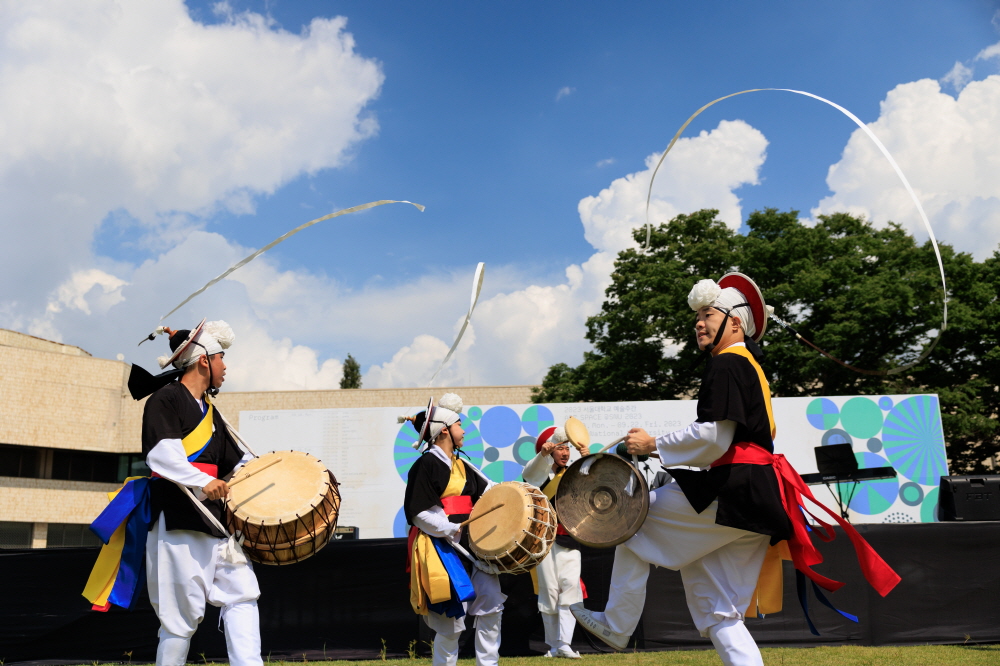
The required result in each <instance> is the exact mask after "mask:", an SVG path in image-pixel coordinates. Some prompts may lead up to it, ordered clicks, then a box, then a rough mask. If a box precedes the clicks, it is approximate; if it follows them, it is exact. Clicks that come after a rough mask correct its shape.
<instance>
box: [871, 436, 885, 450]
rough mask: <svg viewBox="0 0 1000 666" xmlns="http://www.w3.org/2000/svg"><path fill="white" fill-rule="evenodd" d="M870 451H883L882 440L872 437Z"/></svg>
mask: <svg viewBox="0 0 1000 666" xmlns="http://www.w3.org/2000/svg"><path fill="white" fill-rule="evenodd" d="M868 450H869V451H871V452H872V453H878V452H879V451H881V450H882V440H881V439H879V438H878V437H872V438H871V439H869V440H868Z"/></svg>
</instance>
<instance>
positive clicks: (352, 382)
mask: <svg viewBox="0 0 1000 666" xmlns="http://www.w3.org/2000/svg"><path fill="white" fill-rule="evenodd" d="M340 388H342V389H359V388H361V365H360V364H359V363H358V362H357V361H355V360H354V357H353V356H351V355H350V354H348V355H347V359H345V360H344V376H343V377H341V378H340Z"/></svg>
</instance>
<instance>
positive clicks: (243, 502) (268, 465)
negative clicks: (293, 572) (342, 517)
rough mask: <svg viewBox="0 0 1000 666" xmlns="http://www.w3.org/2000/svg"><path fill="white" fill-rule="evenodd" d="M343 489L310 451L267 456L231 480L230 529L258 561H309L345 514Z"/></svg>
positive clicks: (228, 515)
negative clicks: (341, 497)
mask: <svg viewBox="0 0 1000 666" xmlns="http://www.w3.org/2000/svg"><path fill="white" fill-rule="evenodd" d="M338 485H339V484H338V483H337V479H336V478H334V476H333V474H332V473H331V472H330V471H329V470H328V469H327V468H326V467H325V466H324V465H323V463H321V462H320V461H319V460H318V459H317V458H314V457H313V456H311V455H309V454H308V453H302V452H299V451H277V452H275V453H267V454H265V455H263V456H260V457H259V458H255V459H253V460H251V461H250V462H248V463H247V464H246V465H244V466H243V468H242V469H240V471H239V472H238V473H237V474H236V476H234V477H233V479H232V481H231V482H230V491H229V497H228V498H227V500H226V517H227V519H228V522H229V529H230V531H231V532H232V533H233V534H234V535H235V536H236V538H237V539H241V540H242V543H243V549H244V550H245V551H246V554H247V557H249V558H250V559H251V560H253V561H254V562H259V563H261V564H292V563H294V562H299V561H301V560H304V559H306V558H307V557H311V556H312V555H315V554H316V552H317V551H319V549H320V548H322V547H323V546H325V545H326V544H327V543H328V542H329V541H330V538H331V537H332V536H333V530H334V527H336V525H337V514H338V513H339V511H340V492H339V491H338V490H337V486H338Z"/></svg>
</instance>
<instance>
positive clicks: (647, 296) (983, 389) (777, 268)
mask: <svg viewBox="0 0 1000 666" xmlns="http://www.w3.org/2000/svg"><path fill="white" fill-rule="evenodd" d="M717 216H718V211H715V210H701V211H698V212H696V213H693V214H690V215H679V216H677V217H676V218H674V219H673V220H671V221H670V222H668V223H666V224H661V225H660V226H659V227H657V228H655V229H654V230H653V233H652V237H651V240H650V247H649V249H648V250H646V249H643V250H635V249H629V250H625V251H623V252H621V253H620V254H619V256H618V259H617V261H616V262H615V270H614V272H613V273H612V276H611V286H610V287H608V290H607V291H606V300H605V302H604V305H603V307H602V310H601V312H600V313H599V314H597V315H595V316H593V317H591V318H590V319H588V321H587V333H586V337H587V340H589V341H590V343H591V344H592V345H593V351H591V352H587V353H586V354H585V355H584V360H583V363H582V364H581V365H579V366H577V367H576V368H572V367H569V366H567V365H565V364H559V365H556V366H553V367H552V368H551V369H550V370H549V373H548V374H547V375H546V377H545V379H544V380H543V382H542V386H541V387H539V388H537V389H536V390H535V393H534V400H535V401H536V402H572V401H581V400H583V401H614V400H663V399H674V398H679V397H689V396H692V395H693V394H694V392H695V391H696V390H697V386H698V383H699V381H700V377H701V374H702V373H701V368H700V367H699V366H700V364H701V362H702V361H703V358H702V353H701V352H700V351H699V350H698V348H697V346H696V345H695V344H693V323H694V315H693V313H692V312H691V310H690V308H689V307H688V305H687V294H688V291H690V289H691V286H692V285H693V284H694V283H695V282H696V281H697V280H699V279H702V278H713V279H718V277H719V276H721V275H722V274H723V273H726V272H727V271H730V270H738V271H740V272H743V273H746V274H747V275H750V276H751V277H753V278H754V280H755V281H756V282H757V284H758V285H759V286H760V287H761V290H762V291H763V292H764V298H765V300H766V301H767V303H768V304H769V305H772V306H774V308H775V314H777V315H778V316H779V317H781V318H782V319H784V320H786V321H788V322H789V323H791V324H792V326H794V327H795V328H796V329H797V330H798V331H799V332H800V333H801V334H802V335H803V336H804V337H806V338H808V339H809V340H811V341H813V342H814V343H816V344H817V345H819V346H820V347H822V348H823V349H825V350H827V351H828V352H830V353H831V354H833V355H834V356H836V357H837V358H839V359H841V360H843V361H845V362H846V363H849V364H851V365H854V366H856V367H859V368H864V369H869V370H888V369H890V368H894V367H899V366H901V365H905V364H907V363H909V362H911V361H913V360H915V359H916V358H917V357H919V355H920V353H921V351H922V350H923V349H924V348H925V346H926V345H927V344H928V343H929V342H930V340H932V339H933V338H934V336H935V335H936V333H937V330H938V329H939V328H940V326H941V310H942V308H941V299H942V296H943V295H942V293H941V285H940V277H939V273H938V269H937V264H936V260H935V257H934V252H933V248H932V247H931V245H930V244H929V243H926V244H924V245H918V244H917V243H916V242H915V241H914V239H913V238H912V237H911V236H910V235H909V234H907V233H906V232H905V231H904V230H903V229H902V228H901V227H899V226H898V225H895V224H890V225H888V226H887V227H886V228H884V229H876V228H874V227H873V226H872V225H871V224H870V223H868V222H866V221H865V220H863V219H859V218H857V217H853V216H851V215H847V214H834V215H829V216H820V219H819V221H818V222H817V223H816V224H815V225H814V226H809V225H805V224H802V223H801V222H799V220H798V212H797V211H789V212H779V211H777V210H775V209H766V210H763V211H757V212H755V213H753V214H751V215H750V217H749V219H748V220H747V226H748V227H749V232H748V233H747V234H746V235H745V236H744V235H740V234H738V233H735V232H734V231H732V230H731V229H729V228H728V227H727V226H726V225H725V224H724V223H722V222H721V221H720V220H719V219H718V217H717ZM635 238H636V240H637V241H640V242H642V241H644V240H645V230H644V229H639V230H636V232H635ZM941 253H942V257H943V259H944V262H945V272H946V274H947V276H948V279H949V284H948V288H949V298H950V301H949V305H948V311H949V320H948V328H947V330H946V331H945V334H944V336H943V337H942V340H941V342H940V343H939V344H938V346H937V348H936V349H935V350H934V352H933V353H932V354H931V355H930V356H929V357H928V358H927V359H926V360H925V361H923V362H922V363H921V364H920V365H918V366H916V367H914V368H911V369H909V370H907V371H905V372H903V373H901V374H898V375H888V376H885V375H882V376H878V375H865V374H859V373H857V372H854V371H852V370H850V369H847V368H844V367H842V366H840V365H838V364H837V363H834V362H833V361H831V360H829V359H827V358H825V357H823V356H821V355H820V354H818V353H817V352H816V351H814V350H813V349H811V348H809V347H807V346H805V345H803V344H802V343H800V342H798V341H796V340H795V339H794V338H793V336H791V335H790V334H788V333H787V332H785V331H783V330H781V329H780V328H778V326H777V325H776V324H774V322H771V323H770V324H769V327H768V334H767V335H766V336H765V338H764V340H763V344H762V347H763V348H764V351H765V354H766V356H767V360H766V363H765V371H767V372H768V375H769V381H770V383H771V389H772V392H773V393H774V394H775V395H777V396H810V395H850V394H885V393H937V394H938V395H939V396H940V399H941V411H942V421H943V424H944V428H945V437H946V440H947V442H948V451H949V457H950V458H951V464H952V470H953V471H954V472H963V471H972V470H977V471H980V470H982V469H983V461H984V460H986V459H988V458H989V457H990V456H991V455H995V454H996V452H997V450H998V448H1000V433H998V428H997V422H996V414H997V413H998V411H1000V394H998V389H997V387H998V385H1000V340H998V334H997V331H996V330H995V328H993V327H989V326H988V325H987V323H988V322H990V321H992V320H993V319H992V318H993V317H995V316H996V315H1000V305H998V303H997V292H998V290H1000V253H998V254H995V255H994V256H993V257H992V258H990V259H988V260H987V261H985V262H982V263H977V262H975V261H973V259H972V258H971V257H970V256H969V255H967V254H960V253H956V252H954V251H953V250H952V248H951V247H949V246H947V245H942V246H941Z"/></svg>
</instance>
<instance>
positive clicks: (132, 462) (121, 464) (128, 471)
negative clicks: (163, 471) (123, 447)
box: [116, 453, 153, 483]
mask: <svg viewBox="0 0 1000 666" xmlns="http://www.w3.org/2000/svg"><path fill="white" fill-rule="evenodd" d="M152 473H153V470H151V469H149V465H147V464H146V456H144V455H142V454H141V453H126V454H124V455H120V456H118V478H117V479H116V481H118V483H122V482H124V481H125V479H127V478H128V477H130V476H149V475H150V474H152Z"/></svg>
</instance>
